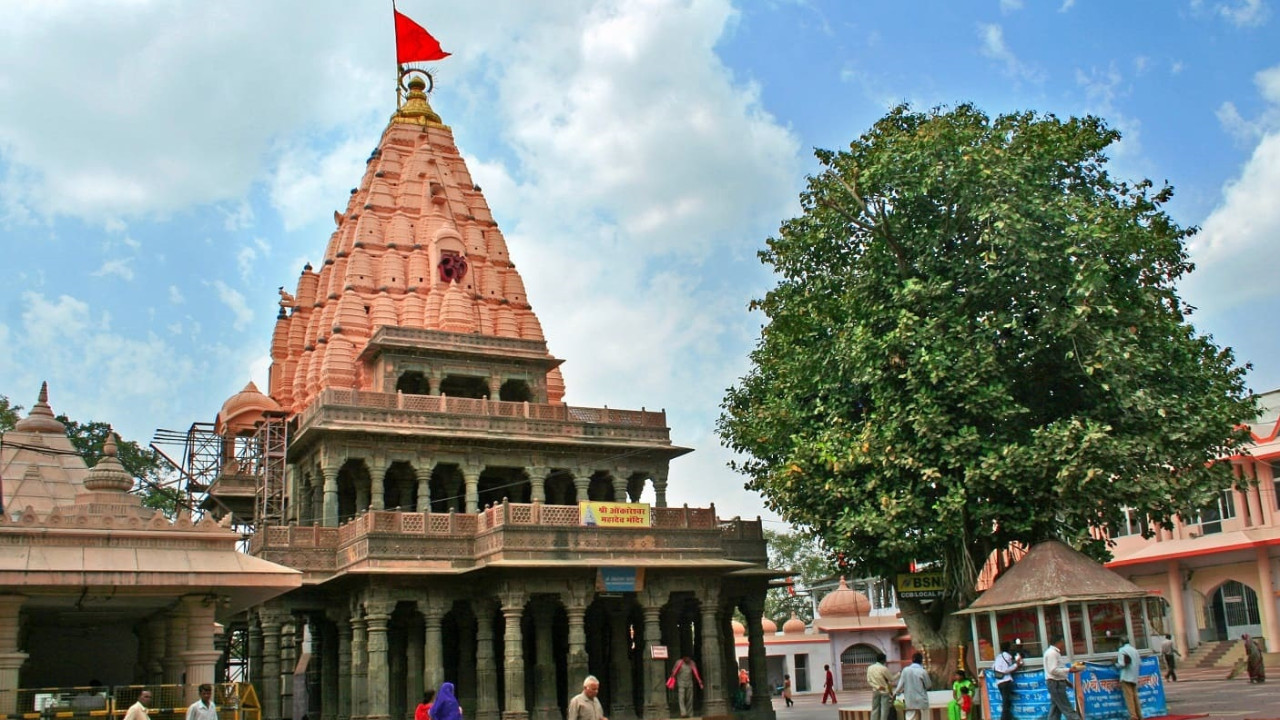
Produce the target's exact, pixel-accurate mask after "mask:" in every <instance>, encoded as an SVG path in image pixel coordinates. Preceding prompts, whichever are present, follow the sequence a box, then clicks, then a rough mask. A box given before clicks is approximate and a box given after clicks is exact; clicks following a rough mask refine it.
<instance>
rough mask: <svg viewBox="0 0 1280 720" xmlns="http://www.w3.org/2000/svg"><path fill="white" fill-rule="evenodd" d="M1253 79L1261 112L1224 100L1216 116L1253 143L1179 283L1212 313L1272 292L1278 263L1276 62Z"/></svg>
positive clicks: (1279, 100)
mask: <svg viewBox="0 0 1280 720" xmlns="http://www.w3.org/2000/svg"><path fill="white" fill-rule="evenodd" d="M1254 82H1255V84H1256V85H1257V87H1258V92H1259V94H1260V95H1261V96H1262V98H1263V99H1264V100H1265V101H1266V102H1267V108H1266V109H1265V110H1264V111H1263V112H1262V114H1261V115H1260V117H1259V118H1258V119H1256V120H1253V121H1247V120H1245V119H1244V118H1241V117H1240V115H1239V113H1238V112H1237V111H1236V110H1235V106H1234V105H1232V104H1230V103H1226V104H1225V105H1224V106H1223V107H1222V108H1219V110H1218V118H1219V120H1220V121H1222V122H1223V125H1224V127H1226V128H1227V129H1228V131H1231V130H1233V129H1234V130H1235V131H1236V133H1237V137H1239V138H1241V139H1249V138H1253V139H1254V140H1255V142H1256V143H1257V144H1256V145H1255V147H1254V148H1253V152H1252V153H1251V155H1250V157H1249V160H1248V161H1247V162H1246V163H1245V164H1244V167H1243V168H1242V169H1241V171H1240V175H1239V176H1238V177H1236V178H1235V179H1233V180H1232V181H1231V182H1230V183H1228V184H1227V185H1226V187H1224V188H1223V191H1222V199H1221V201H1220V202H1219V203H1218V206H1217V207H1216V208H1214V210H1213V212H1211V213H1210V214H1209V217H1208V218H1207V219H1206V220H1205V221H1204V223H1202V225H1201V231H1200V234H1199V235H1197V236H1196V237H1194V238H1193V239H1192V241H1191V243H1190V244H1189V248H1188V249H1189V252H1190V254H1191V259H1192V261H1194V262H1195V263H1196V271H1195V272H1194V273H1192V274H1191V276H1190V277H1189V278H1188V280H1187V281H1186V282H1185V283H1184V284H1183V286H1184V290H1185V296H1186V297H1187V299H1188V300H1189V301H1190V302H1191V303H1192V304H1193V305H1199V306H1203V307H1205V308H1209V309H1210V311H1211V312H1223V311H1226V310H1230V309H1232V308H1234V307H1237V306H1240V305H1243V304H1245V303H1248V302H1250V301H1254V300H1259V299H1262V298H1265V297H1268V296H1270V295H1272V294H1273V293H1274V286H1275V283H1274V278H1273V277H1272V275H1273V270H1274V268H1275V267H1276V266H1277V265H1278V264H1280V243H1277V242H1276V238H1277V237H1280V203H1276V198H1277V197H1280V65H1277V66H1276V67H1273V68H1269V69H1267V70H1263V71H1262V72H1260V73H1258V74H1257V75H1255V76H1254Z"/></svg>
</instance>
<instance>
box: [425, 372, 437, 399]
mask: <svg viewBox="0 0 1280 720" xmlns="http://www.w3.org/2000/svg"><path fill="white" fill-rule="evenodd" d="M427 394H428V395H439V394H440V374H439V373H431V375H429V376H428V377H427Z"/></svg>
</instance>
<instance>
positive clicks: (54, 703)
mask: <svg viewBox="0 0 1280 720" xmlns="http://www.w3.org/2000/svg"><path fill="white" fill-rule="evenodd" d="M144 690H145V691H150V693H151V704H150V705H149V706H146V707H147V717H148V718H150V720H182V719H183V718H185V717H186V713H187V707H188V705H189V703H188V702H187V699H186V698H188V697H192V698H194V697H195V696H196V690H195V688H194V687H191V688H189V687H187V686H185V685H111V686H108V685H85V686H79V687H46V688H18V689H16V690H0V718H3V719H4V720H121V719H122V718H124V716H125V715H126V714H127V713H128V712H129V708H130V706H132V705H133V704H134V703H136V702H137V701H138V697H139V696H140V695H141V694H142V692H143V691H144ZM213 702H214V705H216V706H217V708H218V718H219V720H261V717H262V711H261V707H260V705H259V703H258V696H257V694H256V693H255V692H254V690H253V686H252V685H250V684H248V683H217V684H215V685H214V698H213Z"/></svg>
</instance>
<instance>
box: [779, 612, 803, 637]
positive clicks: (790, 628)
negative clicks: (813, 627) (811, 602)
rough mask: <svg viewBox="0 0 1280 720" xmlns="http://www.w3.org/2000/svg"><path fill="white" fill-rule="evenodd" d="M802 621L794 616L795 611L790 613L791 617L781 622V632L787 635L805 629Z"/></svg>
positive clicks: (801, 631)
mask: <svg viewBox="0 0 1280 720" xmlns="http://www.w3.org/2000/svg"><path fill="white" fill-rule="evenodd" d="M805 628H806V626H805V624H804V621H803V620H801V619H800V618H798V617H796V614H795V613H791V619H790V620H788V621H786V622H784V623H782V632H784V633H786V634H787V635H791V634H799V633H803V632H804V631H805Z"/></svg>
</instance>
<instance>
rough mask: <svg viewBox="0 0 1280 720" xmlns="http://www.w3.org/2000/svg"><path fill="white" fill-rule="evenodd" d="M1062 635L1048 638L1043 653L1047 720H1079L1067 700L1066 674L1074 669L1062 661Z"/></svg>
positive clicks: (1078, 714)
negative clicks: (1064, 718)
mask: <svg viewBox="0 0 1280 720" xmlns="http://www.w3.org/2000/svg"><path fill="white" fill-rule="evenodd" d="M1062 651H1063V642H1062V635H1059V634H1054V635H1051V636H1049V649H1048V650H1046V651H1045V652H1044V680H1045V684H1046V685H1048V686H1049V703H1050V706H1049V720H1058V718H1060V717H1066V718H1067V720H1080V713H1078V712H1076V710H1075V708H1073V707H1072V706H1071V703H1070V702H1068V700H1067V688H1069V687H1070V685H1068V684H1067V673H1070V672H1074V669H1073V668H1072V667H1071V666H1070V665H1068V664H1067V663H1065V662H1063V660H1062Z"/></svg>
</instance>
